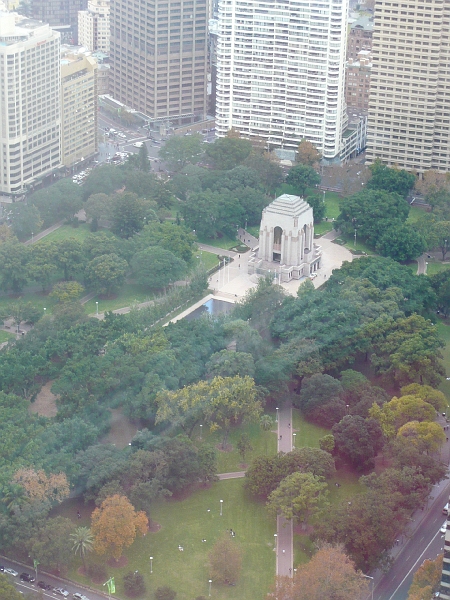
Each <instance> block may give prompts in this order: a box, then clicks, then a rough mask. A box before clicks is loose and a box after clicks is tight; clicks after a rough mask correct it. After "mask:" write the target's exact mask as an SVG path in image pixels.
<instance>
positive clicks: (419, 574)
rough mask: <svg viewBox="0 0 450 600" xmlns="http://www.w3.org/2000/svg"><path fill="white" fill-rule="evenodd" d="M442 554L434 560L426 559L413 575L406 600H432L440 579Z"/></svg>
mask: <svg viewBox="0 0 450 600" xmlns="http://www.w3.org/2000/svg"><path fill="white" fill-rule="evenodd" d="M443 558H444V555H443V554H439V555H438V556H437V558H435V559H434V560H429V559H426V560H424V561H423V563H422V564H421V565H420V567H419V568H418V569H417V571H416V572H415V573H414V577H413V580H412V583H411V587H410V588H409V593H408V600H422V599H423V600H432V599H433V598H434V597H435V593H436V592H437V591H438V590H439V584H440V583H441V578H442V565H443Z"/></svg>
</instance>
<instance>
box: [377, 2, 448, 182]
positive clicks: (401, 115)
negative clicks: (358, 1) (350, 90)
mask: <svg viewBox="0 0 450 600" xmlns="http://www.w3.org/2000/svg"><path fill="white" fill-rule="evenodd" d="M449 23H450V0H441V1H439V2H438V1H437V0H433V1H430V2H425V1H424V0H404V2H403V3H402V4H398V3H395V2H392V1H390V0H380V1H379V2H377V6H376V11H375V23H374V34H373V44H372V53H373V61H372V62H373V66H372V72H371V87H370V98H369V121H368V146H367V152H366V158H367V161H368V163H371V162H373V161H374V160H375V159H377V158H380V159H381V160H382V161H383V162H384V163H386V164H387V165H389V166H394V165H396V166H398V167H399V168H401V169H406V170H409V171H411V170H416V171H417V172H418V173H419V174H421V173H423V172H424V171H427V170H429V169H435V170H437V171H448V170H450V135H449V131H450V130H449V126H450V114H449V106H450V71H449V69H448V64H449V58H450V55H449V49H450V46H449V41H450V40H449V33H450V25H449Z"/></svg>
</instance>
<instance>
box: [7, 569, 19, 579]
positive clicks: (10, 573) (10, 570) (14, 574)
mask: <svg viewBox="0 0 450 600" xmlns="http://www.w3.org/2000/svg"><path fill="white" fill-rule="evenodd" d="M5 573H8V575H12V576H13V577H17V575H18V574H19V573H18V572H17V571H14V569H5Z"/></svg>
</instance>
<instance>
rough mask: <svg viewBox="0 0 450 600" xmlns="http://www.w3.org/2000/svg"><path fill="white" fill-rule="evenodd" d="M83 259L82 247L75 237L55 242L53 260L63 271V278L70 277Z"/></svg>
mask: <svg viewBox="0 0 450 600" xmlns="http://www.w3.org/2000/svg"><path fill="white" fill-rule="evenodd" d="M83 260H84V256H83V248H82V246H81V243H80V242H79V241H78V240H77V239H76V238H66V239H63V240H60V241H58V242H55V261H56V264H57V265H58V267H59V268H60V269H62V270H63V272H64V279H65V280H66V281H67V280H68V279H72V278H73V277H75V274H76V272H77V271H78V270H79V269H80V267H81V265H82V263H83Z"/></svg>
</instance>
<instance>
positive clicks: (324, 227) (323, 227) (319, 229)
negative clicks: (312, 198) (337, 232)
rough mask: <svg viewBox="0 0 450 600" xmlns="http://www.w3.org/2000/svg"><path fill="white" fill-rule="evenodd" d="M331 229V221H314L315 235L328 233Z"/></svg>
mask: <svg viewBox="0 0 450 600" xmlns="http://www.w3.org/2000/svg"><path fill="white" fill-rule="evenodd" d="M332 229H333V223H332V221H322V222H321V223H316V224H315V225H314V234H315V235H323V234H324V233H328V232H329V231H331V230H332Z"/></svg>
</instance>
